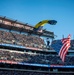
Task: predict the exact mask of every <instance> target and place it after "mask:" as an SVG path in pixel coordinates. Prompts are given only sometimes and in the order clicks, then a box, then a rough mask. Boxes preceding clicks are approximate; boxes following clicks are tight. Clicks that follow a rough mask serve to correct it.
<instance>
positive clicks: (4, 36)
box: [0, 30, 45, 49]
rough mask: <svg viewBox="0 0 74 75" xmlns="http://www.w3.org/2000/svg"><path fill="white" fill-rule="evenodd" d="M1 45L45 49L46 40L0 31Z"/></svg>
mask: <svg viewBox="0 0 74 75" xmlns="http://www.w3.org/2000/svg"><path fill="white" fill-rule="evenodd" d="M0 43H8V44H16V45H21V46H25V47H33V48H40V49H41V48H43V46H44V44H45V43H44V40H43V39H41V38H40V37H35V36H31V35H25V34H20V33H16V32H15V33H13V32H9V31H8V32H7V31H2V30H0Z"/></svg>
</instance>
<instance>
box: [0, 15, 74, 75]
mask: <svg viewBox="0 0 74 75" xmlns="http://www.w3.org/2000/svg"><path fill="white" fill-rule="evenodd" d="M33 28H34V27H32V26H31V25H28V24H27V23H21V22H18V21H17V20H12V19H9V18H6V17H2V16H0V75H73V74H74V40H71V47H70V48H69V50H68V53H67V55H66V58H65V62H62V60H61V59H60V57H59V56H58V54H57V53H56V51H55V50H53V49H52V48H51V47H50V48H49V49H47V48H46V44H45V41H44V40H43V39H42V38H41V37H46V38H47V37H49V38H51V39H52V40H53V39H54V32H51V31H47V30H43V33H40V32H37V33H36V32H33ZM52 42H53V41H52Z"/></svg>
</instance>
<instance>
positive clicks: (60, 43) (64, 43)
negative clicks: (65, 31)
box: [51, 34, 71, 62]
mask: <svg viewBox="0 0 74 75" xmlns="http://www.w3.org/2000/svg"><path fill="white" fill-rule="evenodd" d="M70 38H71V36H70V34H69V35H68V37H67V38H63V39H62V40H55V41H53V42H52V44H51V47H52V48H53V49H54V50H56V52H57V53H58V54H59V56H60V58H61V59H62V61H63V62H64V61H65V57H66V54H67V52H68V49H69V48H70Z"/></svg>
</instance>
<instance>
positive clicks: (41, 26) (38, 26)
mask: <svg viewBox="0 0 74 75" xmlns="http://www.w3.org/2000/svg"><path fill="white" fill-rule="evenodd" d="M46 23H48V24H50V25H55V24H56V23H57V21H56V20H43V21H40V22H39V23H37V24H36V25H35V27H34V31H40V30H42V28H43V26H44V25H45V24H46Z"/></svg>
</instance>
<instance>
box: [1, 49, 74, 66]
mask: <svg viewBox="0 0 74 75" xmlns="http://www.w3.org/2000/svg"><path fill="white" fill-rule="evenodd" d="M55 59H56V60H55ZM0 60H8V61H15V62H21V63H33V64H47V65H48V64H56V65H58V64H59V65H74V61H73V60H74V56H66V60H65V62H64V63H63V62H62V61H61V59H60V57H59V56H57V55H50V54H48V55H44V54H36V53H29V52H19V51H12V50H4V49H0Z"/></svg>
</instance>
